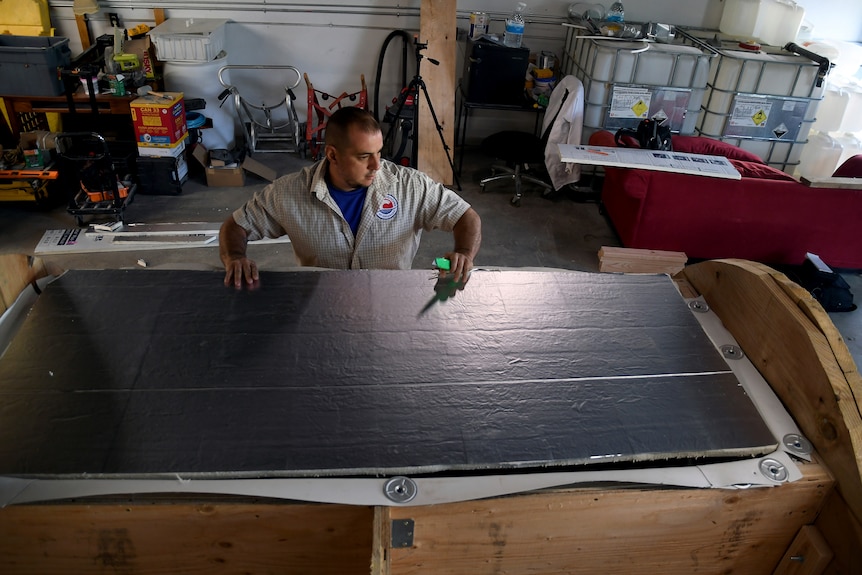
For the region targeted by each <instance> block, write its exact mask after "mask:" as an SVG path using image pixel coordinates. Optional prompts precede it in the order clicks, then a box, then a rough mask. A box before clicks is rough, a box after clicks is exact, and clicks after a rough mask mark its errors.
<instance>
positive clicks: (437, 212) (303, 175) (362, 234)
mask: <svg viewBox="0 0 862 575" xmlns="http://www.w3.org/2000/svg"><path fill="white" fill-rule="evenodd" d="M326 163H327V161H326V160H325V159H324V160H321V161H319V162H317V163H316V164H314V165H311V166H308V167H306V168H303V169H302V170H300V171H299V172H296V173H294V174H289V175H287V176H284V177H281V178H279V179H277V180H276V181H275V182H273V183H271V184H270V185H268V186H266V187H265V188H264V189H262V190H260V191H259V192H257V193H256V194H255V195H254V196H253V197H252V198H251V199H250V200H249V201H248V202H246V203H245V205H243V206H242V207H241V208H239V209H238V210H236V211H235V212H234V213H233V218H234V221H236V223H237V224H238V225H239V226H241V227H242V228H243V229H245V231H246V232H247V233H248V239H249V240H251V241H253V240H258V239H262V238H277V237H281V236H283V235H285V234H286V235H287V236H288V237H289V238H290V241H291V243H292V244H293V249H294V252H295V253H296V256H297V258H298V259H299V263H300V264H301V265H304V266H315V267H324V268H334V269H410V268H411V266H412V264H413V258H414V256H415V255H416V251H417V250H418V249H419V239H420V237H421V235H422V232H423V231H431V230H435V229H439V230H443V231H447V232H451V231H452V229H453V227H454V226H455V224H456V223H457V222H458V220H459V219H460V218H461V216H462V215H464V213H465V212H466V211H467V210H468V209H469V208H470V204H468V203H467V202H466V201H464V200H463V199H462V198H461V197H460V196H458V195H457V194H456V193H455V192H453V191H451V190H449V189H447V188H446V187H445V186H443V185H442V184H439V183H437V182H435V181H434V180H432V179H431V178H429V177H428V176H426V175H425V174H423V173H422V172H419V171H417V170H414V169H412V168H407V167H404V166H399V165H398V164H395V163H393V162H389V161H387V160H381V165H380V169H379V170H378V172H377V176H376V177H375V178H374V182H372V184H371V186H369V188H368V193H367V195H366V197H365V205H364V206H363V208H362V216H361V218H360V221H359V228H358V229H357V231H356V236H355V237H354V235H353V232H352V231H351V230H350V225H349V224H348V223H347V221H346V220H345V219H344V217H343V216H342V214H341V210H340V209H339V207H338V205H337V204H336V203H335V200H333V199H332V197H331V196H330V195H329V190H328V188H327V186H326V182H325V181H324V174H325V173H326Z"/></svg>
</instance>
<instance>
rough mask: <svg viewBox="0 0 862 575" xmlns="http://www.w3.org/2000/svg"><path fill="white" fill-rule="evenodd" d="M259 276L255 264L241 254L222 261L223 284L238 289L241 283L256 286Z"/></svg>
mask: <svg viewBox="0 0 862 575" xmlns="http://www.w3.org/2000/svg"><path fill="white" fill-rule="evenodd" d="M259 281H260V276H259V275H258V273H257V264H256V263H254V260H250V259H248V258H247V257H245V256H243V257H240V258H235V259H230V260H227V261H225V262H224V285H226V286H230V285H233V287H235V288H237V289H240V288H241V287H242V286H243V284H245V285H248V286H249V287H257V285H258V283H259Z"/></svg>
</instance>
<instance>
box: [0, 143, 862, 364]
mask: <svg viewBox="0 0 862 575" xmlns="http://www.w3.org/2000/svg"><path fill="white" fill-rule="evenodd" d="M255 159H257V160H259V161H261V162H263V163H265V164H267V165H269V166H270V167H272V168H273V169H275V170H276V171H277V172H278V174H279V175H283V174H286V173H289V172H291V171H294V170H296V169H298V168H300V167H302V166H303V165H307V164H308V163H310V162H309V161H307V160H303V159H300V158H299V157H298V156H297V155H295V154H289V153H257V154H256V155H255ZM489 164H490V161H489V159H488V158H486V157H484V156H482V155H481V154H479V153H478V152H477V151H476V150H471V149H469V148H468V150H467V152H466V153H465V159H464V163H463V171H462V173H461V176H460V178H459V179H460V183H461V186H462V190H461V191H460V194H461V195H462V196H463V197H464V198H465V199H466V200H467V201H468V202H470V203H471V205H473V207H474V208H475V209H476V211H478V212H479V214H480V215H481V217H482V223H483V225H482V231H483V239H482V249H481V251H480V253H479V255H478V257H477V258H476V262H475V264H476V265H477V266H486V267H519V268H532V267H544V268H561V269H571V270H581V271H591V272H594V271H598V251H599V248H601V247H602V246H619V245H620V242H619V239H618V238H617V236H616V234H615V232H614V231H613V228H612V226H611V224H610V221H609V220H608V218H607V217H606V216H604V215H603V214H602V212H601V210H600V206H599V204H598V203H597V202H596V201H595V196H594V195H590V194H583V193H581V194H578V193H571V192H570V193H569V194H559V195H557V197H555V198H554V199H548V198H544V197H542V194H541V189H540V188H538V187H535V186H532V187H531V186H529V185H528V186H526V187H525V192H526V193H525V196H524V198H523V200H522V203H521V207H519V208H516V207H513V206H511V205H510V203H509V200H510V198H511V197H512V187H511V184H509V183H504V182H498V183H494V184H490V185H489V186H488V187H487V190H486V191H485V192H484V193H482V192H481V190H480V188H479V181H480V180H481V179H482V178H483V177H485V176H486V175H488V173H489ZM265 185H266V182H265V181H264V180H261V179H259V178H257V177H255V176H251V175H249V176H248V178H247V180H246V185H245V186H244V187H239V188H209V187H207V186H206V185H205V182H204V174H203V173H200V172H197V173H196V172H194V171H193V172H192V175H191V177H190V179H189V181H187V182H186V183H185V184H184V185H183V191H182V194H180V195H178V196H140V195H139V196H137V197H136V198H135V200H134V201H133V202H132V203H131V205H130V206H129V207H128V208H127V209H126V212H125V222H126V223H127V224H129V223H145V224H156V223H174V224H175V223H181V222H206V223H212V224H213V226H215V227H217V226H218V225H219V223H220V222H222V221H223V220H224V219H225V218H226V217H227V216H228V215H229V214H230V213H231V212H232V211H233V210H234V209H235V208H237V207H238V206H240V205H241V204H242V203H243V202H244V201H245V200H246V199H247V198H249V197H251V195H252V194H253V193H254V192H255V191H257V190H258V189H261V188H262V187H264V186H265ZM88 221H90V220H88ZM75 227H76V222H75V218H74V217H72V216H71V215H69V214H68V213H67V212H66V209H65V205H61V206H58V207H56V208H53V209H48V210H45V209H40V208H38V207H37V206H35V205H31V204H17V203H12V202H7V203H5V204H0V253H24V254H33V252H34V249H35V247H36V245H37V244H38V242H39V240H40V239H41V238H42V236H43V234H44V233H45V231H46V230H53V229H67V228H75ZM451 246H452V238H451V234H446V233H442V232H432V233H430V234H425V235H424V236H423V239H422V244H421V247H420V250H419V253H418V254H417V256H416V259H415V260H414V264H413V267H414V268H428V267H429V266H430V262H431V261H432V260H433V258H435V257H437V256H439V255H442V254H443V253H445V252H446V251H448V250H449V249H451ZM249 253H250V255H251V256H252V257H253V258H255V259H256V260H257V262H258V264H259V265H260V267H261V269H264V270H276V271H283V270H288V269H291V268H294V267H295V266H296V263H295V260H294V256H293V251H292V249H291V248H290V244H289V243H273V244H265V245H263V244H261V245H251V246H250V248H249ZM40 257H41V258H42V259H43V260H45V261H46V262H48V263H49V264H53V265H55V266H56V267H57V268H59V269H104V268H128V267H136V266H138V265H139V264H138V260H139V259H144V260H145V262H146V264H147V267H154V268H165V267H173V268H191V269H212V270H214V271H216V270H221V269H222V267H221V262H220V261H219V258H218V248H217V245H215V244H211V245H208V246H205V247H193V248H191V247H186V248H182V249H156V250H144V251H111V250H108V251H100V252H91V253H75V254H64V255H51V256H49V255H42V256H40ZM843 275H844V277H845V278H846V279H847V281H848V283H850V285H851V289H852V290H853V293H854V295H855V296H856V302H857V304H859V303H862V276H860V274H859V272H858V271H854V272H849V271H848V272H845V273H844V274H843ZM831 317H832V319H833V322H834V323H835V325H836V327H838V329H839V331H840V332H841V333H842V335H843V336H844V338H845V341H846V342H847V345H848V347H849V348H850V350H851V352H852V353H853V355H854V357H855V358H856V362H857V365H858V364H859V363H860V361H862V311H855V312H848V313H835V314H831Z"/></svg>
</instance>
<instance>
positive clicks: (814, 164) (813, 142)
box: [796, 131, 843, 179]
mask: <svg viewBox="0 0 862 575" xmlns="http://www.w3.org/2000/svg"><path fill="white" fill-rule="evenodd" d="M842 151H843V148H842V147H841V143H840V142H839V141H838V140H836V139H835V138H833V137H832V136H830V135H829V134H826V133H824V132H816V131H812V132H811V133H809V134H808V143H806V144H805V146H804V147H803V149H802V154H801V156H800V158H799V165H798V166H797V167H796V175H797V176H805V177H807V178H809V179H814V178H828V177H829V176H831V175H832V173H833V172H834V171H835V170H836V169H837V168H838V161H839V160H840V159H841V153H842Z"/></svg>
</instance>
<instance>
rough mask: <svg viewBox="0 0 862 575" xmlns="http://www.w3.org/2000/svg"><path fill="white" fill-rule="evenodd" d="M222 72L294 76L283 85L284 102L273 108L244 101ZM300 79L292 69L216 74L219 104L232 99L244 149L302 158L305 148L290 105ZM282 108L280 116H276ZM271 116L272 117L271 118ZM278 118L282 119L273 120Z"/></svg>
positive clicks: (249, 67) (230, 67)
mask: <svg viewBox="0 0 862 575" xmlns="http://www.w3.org/2000/svg"><path fill="white" fill-rule="evenodd" d="M226 70H270V71H272V70H287V71H289V72H291V73H292V74H295V75H296V79H295V80H294V81H293V83H287V82H285V83H284V98H282V99H281V100H280V101H278V102H277V103H275V104H267V103H265V102H261V104H260V105H259V106H258V105H255V104H252V103H250V102H249V101H248V99H246V98H244V97H243V96H242V95H241V94H240V91H239V88H238V87H236V86H234V85H233V84H230V83H228V81H227V80H225V78H224V72H225V71H226ZM301 79H302V75H301V74H300V73H299V70H297V69H296V68H295V67H294V66H263V65H260V66H258V65H233V64H231V65H228V66H222V67H221V68H219V71H218V81H219V83H220V84H221V85H222V86H224V88H225V90H224V91H223V92H222V93H221V94H220V95H219V99H220V100H224V99H226V98H227V97H229V96H233V102H234V109H235V110H236V113H237V116H238V117H239V123H240V124H242V125H243V127H244V128H245V131H246V135H245V136H246V146H247V148H248V151H249V152H298V153H299V154H300V156H301V157H303V158H304V157H305V147H304V145H303V139H302V128H301V126H300V124H299V118H298V117H297V115H296V107H295V106H294V104H293V101H294V100H296V94H294V93H293V89H294V88H296V87H297V86H298V85H299V81H300V80H301ZM280 108H284V111H283V112H278V110H279V109H280ZM274 112H275V114H274ZM279 115H282V116H284V117H283V118H279V117H277V116H279Z"/></svg>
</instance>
